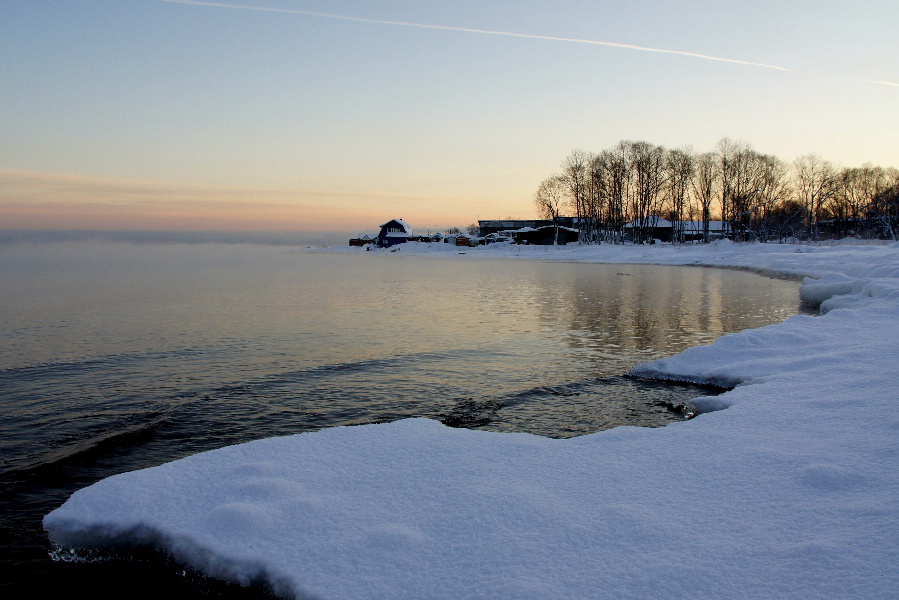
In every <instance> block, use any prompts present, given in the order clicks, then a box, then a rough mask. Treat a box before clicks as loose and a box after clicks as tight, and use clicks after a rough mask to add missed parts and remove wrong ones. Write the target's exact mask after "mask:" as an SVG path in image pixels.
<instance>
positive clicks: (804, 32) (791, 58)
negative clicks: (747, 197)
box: [0, 0, 899, 231]
mask: <svg viewBox="0 0 899 600" xmlns="http://www.w3.org/2000/svg"><path fill="white" fill-rule="evenodd" d="M897 23H899V2H897V1H896V0H880V1H873V0H859V1H856V2H852V3H849V2H845V0H842V1H840V2H836V1H830V0H824V1H820V0H814V1H812V0H809V1H795V0H778V1H768V0H764V1H749V2H742V3H732V2H722V1H720V0H716V1H706V0H686V1H679V2H660V1H657V0H654V1H643V0H638V1H630V2H621V1H620V0H615V1H605V0H602V1H597V0H592V1H590V0H572V1H565V2H548V1H545V0H544V1H528V0H525V1H511V0H503V1H490V0H481V1H476V2H473V1H467V0H463V1H453V2H428V1H411V0H370V1H366V2H360V1H340V0H336V1H324V0H321V1H315V0H241V1H240V2H233V3H232V2H228V1H223V2H188V1H164V0H111V1H107V0H59V1H55V0H3V2H0V52H2V56H3V60H2V61H0V229H86V228H87V229H146V230H261V231H281V230H285V231H286V230H330V231H371V230H375V229H376V226H377V225H379V224H380V223H383V222H385V221H386V220H388V219H390V218H393V217H403V218H405V219H406V220H407V221H409V222H410V223H411V224H412V225H413V226H415V227H416V229H417V230H421V229H424V228H430V229H439V228H442V227H445V226H450V225H465V224H468V223H471V222H473V221H476V220H477V219H479V218H481V219H490V218H500V217H507V216H513V217H517V218H532V217H533V216H534V208H533V204H532V196H533V193H534V191H535V190H536V188H537V186H538V184H539V183H540V181H541V180H543V179H544V178H546V177H547V176H549V175H551V174H553V173H554V172H556V171H558V169H559V165H560V163H561V161H562V160H563V159H564V158H565V155H567V154H568V153H569V152H570V151H571V150H572V149H575V148H582V149H584V150H590V151H599V150H602V149H605V148H608V147H610V146H613V145H614V144H616V143H617V142H618V141H619V140H623V139H629V140H645V141H648V142H651V143H654V144H659V145H663V146H666V147H679V146H684V145H690V146H692V147H693V149H694V150H696V151H710V150H713V149H714V146H715V144H716V143H717V141H718V140H719V139H721V138H722V137H724V136H727V137H730V138H732V139H739V140H743V141H745V142H748V143H749V144H751V145H752V146H753V147H754V148H755V149H756V150H758V151H760V152H765V153H769V154H774V155H776V156H778V157H780V158H782V159H784V160H786V161H792V160H793V159H794V158H796V157H797V156H799V155H801V154H806V153H811V152H814V153H817V154H819V155H821V156H822V157H823V158H825V159H827V160H830V161H832V162H834V163H835V164H837V165H838V166H860V165H861V164H863V163H873V164H875V165H880V166H884V167H899V34H897Z"/></svg>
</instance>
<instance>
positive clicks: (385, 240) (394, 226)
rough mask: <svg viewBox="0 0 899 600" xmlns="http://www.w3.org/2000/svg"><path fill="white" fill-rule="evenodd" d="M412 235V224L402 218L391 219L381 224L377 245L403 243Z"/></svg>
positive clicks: (384, 246) (382, 246)
mask: <svg viewBox="0 0 899 600" xmlns="http://www.w3.org/2000/svg"><path fill="white" fill-rule="evenodd" d="M411 237H412V226H411V225H409V224H408V223H406V222H405V221H403V220H402V219H391V220H390V221H387V222H386V223H384V224H383V225H381V231H380V233H378V246H380V247H381V248H389V247H390V246H396V245H397V244H405V243H406V242H408V241H409V238H411Z"/></svg>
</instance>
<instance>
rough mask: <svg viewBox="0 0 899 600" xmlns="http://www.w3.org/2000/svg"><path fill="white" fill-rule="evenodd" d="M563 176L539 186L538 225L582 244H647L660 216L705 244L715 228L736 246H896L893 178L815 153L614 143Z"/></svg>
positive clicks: (898, 182)
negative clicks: (791, 156) (566, 219)
mask: <svg viewBox="0 0 899 600" xmlns="http://www.w3.org/2000/svg"><path fill="white" fill-rule="evenodd" d="M561 167H562V170H561V172H559V173H557V174H555V175H552V176H550V177H548V178H546V179H545V180H544V181H543V182H541V184H540V186H539V188H538V190H537V192H536V193H535V194H534V202H535V204H536V206H537V210H538V212H539V215H540V217H541V218H547V219H552V218H556V217H559V216H562V214H563V213H567V214H568V216H574V217H576V223H577V227H578V228H579V230H580V239H581V241H582V242H586V243H596V242H603V241H608V242H614V243H621V242H623V241H624V240H625V239H626V238H627V239H632V240H633V241H635V242H645V241H649V240H650V239H651V237H652V228H653V225H654V224H655V223H656V220H657V218H658V217H661V218H663V219H667V220H668V221H670V222H671V223H672V226H673V227H672V229H673V232H672V241H674V242H675V243H677V242H683V241H685V239H688V236H686V235H685V231H686V230H687V229H692V230H693V231H694V232H695V231H700V232H701V235H700V236H699V237H700V238H701V239H702V240H704V241H709V240H710V239H711V238H712V231H713V228H711V227H710V223H712V222H714V221H721V223H720V225H719V226H718V227H717V228H715V229H714V231H717V232H718V235H723V236H725V237H728V238H730V239H733V240H734V241H752V240H758V241H762V242H767V241H771V240H776V241H784V240H788V239H791V240H800V241H815V240H820V239H831V238H843V237H852V236H854V237H859V238H875V239H893V240H895V239H896V235H897V232H899V170H897V169H895V168H883V167H876V166H872V165H869V164H866V165H864V166H862V167H859V168H842V169H840V168H837V167H835V166H834V165H833V164H831V163H830V162H828V161H826V160H824V159H822V158H821V157H819V156H817V155H816V154H807V155H804V156H800V157H799V158H797V159H796V160H795V161H793V163H791V164H790V163H785V162H784V161H782V160H781V159H779V158H777V157H775V156H771V155H768V154H761V153H759V152H756V151H755V150H754V149H753V148H752V147H751V146H750V145H748V144H746V143H743V142H737V141H733V140H730V139H728V138H724V139H722V140H721V141H720V142H718V144H717V146H716V147H715V151H714V152H706V153H702V154H698V153H695V152H694V151H693V150H692V149H690V148H678V149H673V150H669V149H665V148H663V147H661V146H655V145H653V144H650V143H647V142H631V141H622V142H619V143H618V144H617V145H615V146H614V147H612V148H609V149H608V150H603V151H601V152H599V153H598V154H593V153H590V152H586V151H584V150H574V151H572V152H571V153H570V154H569V155H568V156H567V157H566V158H565V160H564V161H563V162H562V165H561Z"/></svg>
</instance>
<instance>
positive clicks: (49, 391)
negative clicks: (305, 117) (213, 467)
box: [0, 243, 798, 598]
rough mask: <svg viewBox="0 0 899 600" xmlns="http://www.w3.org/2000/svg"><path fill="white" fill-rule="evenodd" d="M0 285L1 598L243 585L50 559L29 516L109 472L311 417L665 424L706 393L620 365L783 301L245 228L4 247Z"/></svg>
mask: <svg viewBox="0 0 899 600" xmlns="http://www.w3.org/2000/svg"><path fill="white" fill-rule="evenodd" d="M0 283H2V287H0V307H2V308H0V326H2V332H3V340H4V343H3V347H2V348H0V411H2V413H0V414H2V421H0V485H2V491H0V515H2V521H0V551H2V555H3V561H2V567H0V568H2V572H0V586H2V587H0V594H2V595H3V597H4V598H17V597H24V596H29V597H34V596H38V597H51V596H53V595H57V594H60V595H62V594H66V595H69V594H75V593H86V594H89V595H91V596H94V597H98V596H101V597H105V596H109V597H120V596H123V595H130V596H134V595H142V596H145V597H160V596H163V595H167V596H176V597H196V596H202V595H213V596H219V595H224V596H235V595H246V594H249V595H254V594H258V593H259V592H258V590H249V591H247V590H240V589H235V588H232V587H229V586H223V585H220V584H217V583H215V582H210V581H206V580H203V579H201V578H197V577H195V576H193V575H191V574H189V573H187V574H185V573H183V571H182V570H181V569H180V568H178V567H177V566H176V565H168V564H167V563H166V562H165V560H164V558H161V557H158V556H152V555H149V556H145V557H141V559H140V560H137V559H134V560H131V561H129V562H120V561H116V562H106V563H94V564H67V563H65V562H54V561H51V560H50V559H49V558H48V551H49V547H48V544H47V541H46V536H45V535H44V533H43V531H42V529H41V526H40V520H41V518H42V517H43V515H44V514H46V513H47V512H49V511H50V510H52V509H53V508H55V507H56V506H58V505H59V504H61V503H62V502H63V501H65V499H66V498H67V497H68V495H69V494H71V493H72V492H74V491H75V490H77V489H79V488H81V487H84V486H86V485H89V484H90V483H92V482H94V481H96V480H98V479H100V478H103V477H106V476H109V475H112V474H114V473H118V472H122V471H126V470H133V469H137V468H143V467H148V466H152V465H156V464H160V463H162V462H166V461H170V460H174V459H177V458H180V457H183V456H186V455H188V454H192V453H195V452H200V451H204V450H210V449H213V448H217V447H221V446H224V445H228V444H233V443H239V442H244V441H249V440H253V439H258V438H263V437H269V436H273V435H286V434H293V433H300V432H304V431H312V430H315V429H319V428H322V427H330V426H336V425H355V424H363V423H375V422H384V421H391V420H395V419H400V418H404V417H411V416H424V417H429V418H434V419H440V420H442V421H443V422H444V423H446V424H448V425H452V426H460V427H474V428H480V429H488V430H495V431H526V432H530V433H535V434H539V435H546V436H552V437H569V436H573V435H583V434H587V433H591V432H594V431H598V430H601V429H606V428H608V427H613V426H615V425H620V424H631V425H645V426H661V425H664V424H666V423H668V422H671V421H672V420H680V419H683V418H685V414H684V413H685V412H688V411H689V400H690V398H693V397H696V396H698V395H704V394H708V393H711V392H710V390H707V389H702V388H698V387H695V386H672V385H668V384H661V383H654V382H647V381H640V380H635V379H629V378H627V377H623V373H626V372H627V371H628V370H629V369H630V368H631V367H632V366H633V365H634V364H636V363H638V362H641V361H644V360H649V359H652V358H657V357H661V356H666V355H670V354H674V353H677V352H680V351H681V350H683V349H685V348H687V347H690V346H694V345H698V344H704V343H708V342H710V341H712V340H714V339H715V338H716V337H718V336H720V335H722V334H723V333H726V332H731V331H739V330H742V329H745V328H750V327H759V326H762V325H765V324H768V323H772V322H777V321H781V320H783V319H784V318H786V317H788V316H790V315H791V314H794V313H795V312H796V311H797V310H798V294H797V286H796V284H795V283H791V282H787V281H778V280H770V279H764V278H761V277H758V276H755V275H752V274H748V273H743V272H734V271H723V270H714V269H702V268H668V267H664V268H663V267H651V266H631V265H577V264H568V263H548V262H525V261H511V260H479V259H473V258H471V257H468V256H452V257H450V258H433V257H419V258H415V257H402V256H398V255H395V254H388V255H383V254H379V253H362V252H361V253H358V254H354V255H343V254H322V253H303V252H289V251H285V250H284V249H281V248H275V247H265V246H245V245H213V244H207V245H193V246H191V245H143V246H139V245H130V244H113V243H66V244H40V245H27V244H14V245H10V246H6V247H0Z"/></svg>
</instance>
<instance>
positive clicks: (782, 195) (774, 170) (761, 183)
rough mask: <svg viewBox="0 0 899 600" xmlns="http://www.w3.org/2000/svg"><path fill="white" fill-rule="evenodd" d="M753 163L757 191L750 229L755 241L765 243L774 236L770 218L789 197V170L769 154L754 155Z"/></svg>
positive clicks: (754, 197)
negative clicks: (754, 165)
mask: <svg viewBox="0 0 899 600" xmlns="http://www.w3.org/2000/svg"><path fill="white" fill-rule="evenodd" d="M755 163H756V169H755V181H754V187H755V189H756V190H757V191H756V193H755V194H754V196H753V199H754V205H753V206H752V208H751V212H752V215H753V222H752V225H751V228H752V231H753V232H754V234H755V236H756V238H757V239H759V240H760V241H762V242H767V241H768V240H769V239H770V238H771V237H772V236H773V235H774V231H773V229H772V227H771V223H770V222H771V217H772V215H773V214H774V211H775V210H776V209H777V207H779V206H781V205H782V204H783V203H784V201H785V200H786V199H787V197H788V196H789V178H788V177H787V175H788V172H789V169H788V167H787V165H786V164H785V163H784V162H783V161H782V160H780V159H779V158H777V157H776V156H771V155H770V154H756V155H755Z"/></svg>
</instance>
